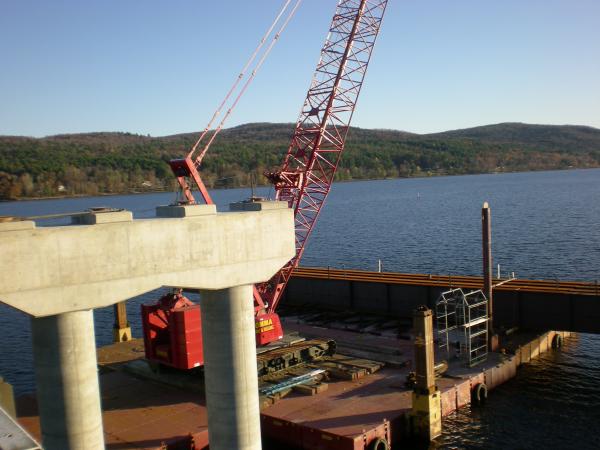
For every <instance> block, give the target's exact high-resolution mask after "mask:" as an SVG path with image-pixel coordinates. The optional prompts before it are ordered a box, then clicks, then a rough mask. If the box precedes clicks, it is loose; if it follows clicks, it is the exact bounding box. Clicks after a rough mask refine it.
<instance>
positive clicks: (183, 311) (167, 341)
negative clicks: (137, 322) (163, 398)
mask: <svg viewBox="0 0 600 450" xmlns="http://www.w3.org/2000/svg"><path fill="white" fill-rule="evenodd" d="M142 326H143V329H144V348H145V351H146V358H147V359H148V360H150V361H154V362H158V363H160V364H164V365H167V366H172V367H175V368H177V369H192V368H194V367H199V366H202V365H203V364H204V353H203V349H202V321H201V320H200V305H197V304H195V303H193V302H191V301H190V300H188V299H187V298H186V297H184V296H183V295H181V293H180V292H176V293H172V294H165V295H163V296H162V297H161V298H160V299H159V300H158V302H157V303H155V304H153V305H142Z"/></svg>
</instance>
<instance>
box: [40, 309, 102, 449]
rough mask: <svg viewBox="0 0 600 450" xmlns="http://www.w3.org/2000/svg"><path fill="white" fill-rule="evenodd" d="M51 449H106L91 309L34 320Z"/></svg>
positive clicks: (42, 403) (42, 417)
mask: <svg viewBox="0 0 600 450" xmlns="http://www.w3.org/2000/svg"><path fill="white" fill-rule="evenodd" d="M31 331H32V338H33V356H34V365H35V378H36V384H37V398H38V407H39V413H40V421H41V428H42V441H43V443H44V449H46V450H69V449H90V450H92V449H93V450H96V449H103V448H104V434H103V431H102V410H101V407H100V392H99V387H98V371H97V365H96V364H97V363H96V340H95V336H94V316H93V311H92V310H87V311H75V312H66V313H62V314H58V315H53V316H47V317H39V318H32V319H31Z"/></svg>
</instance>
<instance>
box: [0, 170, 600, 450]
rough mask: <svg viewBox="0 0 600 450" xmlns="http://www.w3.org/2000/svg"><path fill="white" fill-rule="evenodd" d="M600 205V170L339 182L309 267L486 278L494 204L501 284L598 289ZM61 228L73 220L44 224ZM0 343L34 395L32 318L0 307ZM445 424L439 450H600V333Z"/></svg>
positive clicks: (81, 202) (139, 212)
mask: <svg viewBox="0 0 600 450" xmlns="http://www.w3.org/2000/svg"><path fill="white" fill-rule="evenodd" d="M258 193H259V195H265V196H268V194H269V192H268V190H266V189H262V190H260V189H259V192H258ZM248 195H249V191H248V190H247V189H234V190H221V191H214V193H213V198H214V200H215V202H216V203H217V205H218V206H219V208H220V209H221V210H224V209H227V205H228V203H229V202H231V201H237V200H241V199H243V198H245V197H247V196H248ZM173 199H174V194H172V193H168V194H148V195H123V196H111V197H89V198H77V199H57V200H40V201H26V202H8V203H0V215H18V216H29V215H42V214H50V213H59V212H76V211H82V210H84V209H86V208H90V207H93V206H110V207H115V208H126V209H129V210H131V211H133V213H134V216H135V217H137V218H143V217H152V216H153V215H154V207H155V206H156V205H159V204H167V203H170V202H171V201H172V200H173ZM599 200H600V170H599V169H591V170H572V171H559V172H535V173H518V174H516V173H515V174H499V175H472V176H457V177H438V178H419V179H397V180H380V181H363V182H352V183H338V184H335V185H334V186H333V188H332V191H331V194H330V196H329V198H328V201H327V205H326V207H325V208H324V210H323V213H322V215H321V217H320V219H319V223H318V225H317V228H316V230H315V231H314V233H313V235H312V237H311V239H310V241H309V244H308V246H307V250H306V252H305V256H304V258H303V261H302V265H305V266H331V267H340V268H341V267H346V268H360V269H370V270H376V268H377V264H378V260H381V261H382V263H383V269H384V270H385V271H396V272H412V273H432V274H454V275H459V274H461V275H477V274H480V272H481V222H480V211H481V206H482V204H483V202H484V201H488V202H489V203H490V206H491V208H492V249H493V254H494V264H498V263H499V264H500V268H501V272H502V274H503V275H505V274H506V273H507V272H515V273H516V275H517V276H518V277H521V278H540V279H555V278H557V279H561V280H583V281H595V280H598V279H600V201H599ZM61 223H66V221H65V220H52V221H50V220H47V221H43V224H45V225H53V224H54V225H56V224H61ZM41 225H42V222H40V223H39V224H38V226H41ZM155 297H156V294H147V295H145V296H143V298H137V299H135V300H133V301H130V302H129V303H128V313H129V319H130V321H131V322H132V327H133V332H134V335H136V336H140V329H141V327H140V321H139V304H140V303H141V302H142V301H149V300H152V299H154V298H155ZM95 320H96V338H97V342H98V345H105V344H108V343H110V341H111V339H112V336H111V332H112V331H111V328H112V310H111V309H104V310H97V311H96V312H95ZM0 342H2V346H1V348H0V375H2V376H4V377H5V378H6V379H7V380H8V381H9V382H10V383H12V384H13V386H14V387H15V390H16V392H17V393H18V394H22V393H26V392H30V391H32V390H33V388H34V383H33V366H32V359H31V358H32V357H31V342H30V332H29V319H28V318H27V317H26V316H25V315H24V314H21V313H18V312H15V311H13V310H11V309H9V308H8V307H5V306H2V305H0ZM444 427H445V431H444V436H443V437H442V438H441V439H440V440H439V442H438V443H437V447H438V448H473V449H490V448H498V449H526V448H574V449H584V448H590V449H598V448H600V439H599V438H598V436H597V435H596V434H595V433H596V432H600V336H593V335H578V336H577V337H576V338H574V339H571V340H568V341H567V343H566V345H565V347H564V349H563V350H562V351H559V352H549V353H547V354H545V355H544V356H543V357H542V358H540V359H539V360H537V361H535V362H533V363H532V364H530V365H528V366H524V368H522V369H521V370H520V371H519V374H518V376H517V378H516V379H514V380H512V381H510V382H508V383H506V384H505V385H503V386H501V387H500V388H498V389H497V390H494V391H493V392H492V393H491V395H490V398H489V401H488V406H487V407H486V408H483V409H474V410H470V409H469V408H465V409H463V410H461V411H460V412H458V413H457V414H454V415H452V416H450V417H449V418H448V419H446V420H445V422H444Z"/></svg>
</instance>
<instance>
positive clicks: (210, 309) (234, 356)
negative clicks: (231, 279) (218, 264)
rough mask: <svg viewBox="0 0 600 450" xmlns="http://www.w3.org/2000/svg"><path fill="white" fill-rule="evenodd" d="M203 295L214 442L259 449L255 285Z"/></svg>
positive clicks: (220, 449) (221, 449) (220, 447)
mask: <svg viewBox="0 0 600 450" xmlns="http://www.w3.org/2000/svg"><path fill="white" fill-rule="evenodd" d="M200 295H201V297H200V306H201V308H202V339H203V343H204V374H205V392H206V405H207V409H208V434H209V441H210V448H211V449H214V450H230V449H238V450H260V448H261V440H260V409H259V402H258V378H257V376H256V337H255V333H254V307H253V300H252V286H251V285H245V286H237V287H231V288H228V289H221V290H217V291H209V290H203V291H200Z"/></svg>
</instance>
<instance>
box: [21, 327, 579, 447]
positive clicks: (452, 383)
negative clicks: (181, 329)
mask: <svg viewBox="0 0 600 450" xmlns="http://www.w3.org/2000/svg"><path fill="white" fill-rule="evenodd" d="M285 327H286V330H287V331H288V332H291V333H297V334H298V335H302V336H303V337H305V338H307V339H310V338H313V337H320V338H327V339H334V340H336V342H337V343H338V347H339V349H340V352H341V353H338V354H337V355H335V356H331V357H326V358H323V359H322V360H320V361H317V362H313V363H311V364H309V365H307V366H306V367H305V368H304V370H305V371H309V370H313V369H314V368H315V367H321V368H325V369H326V370H327V369H328V375H327V378H326V379H325V380H322V381H321V383H320V384H321V385H322V386H323V388H322V389H314V390H304V391H302V390H296V389H288V390H287V391H284V392H283V393H282V394H281V395H280V394H277V395H274V396H271V397H268V398H267V397H264V396H263V397H262V402H261V426H262V434H263V443H264V448H267V449H268V448H275V449H277V448H290V449H293V448H297V449H352V450H355V449H369V448H370V447H369V446H370V445H371V444H372V443H373V442H375V439H377V438H382V439H385V440H386V441H387V442H389V443H391V444H392V446H393V447H395V446H396V445H397V444H398V443H399V442H401V441H403V440H404V439H407V438H409V436H410V434H411V428H410V420H409V414H410V411H411V402H412V400H411V392H412V391H411V389H410V388H409V387H407V385H406V384H405V381H406V379H407V375H408V374H409V372H410V371H411V370H412V360H413V345H412V342H411V340H410V338H409V336H408V335H407V334H406V333H399V334H398V335H389V336H381V335H380V336H376V335H372V334H368V333H356V332H353V331H350V330H343V329H327V328H323V327H321V326H315V325H310V324H306V323H295V320H294V319H293V318H292V319H291V320H287V321H286V323H285ZM556 334H557V333H556V332H554V331H550V332H547V333H543V334H540V335H534V334H525V333H520V334H511V335H509V336H505V337H504V338H502V339H501V342H500V348H501V352H498V353H490V354H489V357H488V360H487V361H485V362H484V363H482V364H480V365H478V366H476V367H473V368H467V367H464V363H463V362H462V361H461V362H459V361H458V360H456V361H453V360H450V361H449V367H448V370H447V371H446V373H445V374H443V375H442V376H441V377H439V378H438V379H437V385H438V388H439V389H440V391H441V403H442V414H443V415H448V414H450V413H451V412H453V411H455V410H456V409H458V408H461V407H463V406H466V405H468V404H469V403H470V402H471V396H472V390H473V388H474V386H475V385H477V384H478V383H481V382H485V384H486V385H487V387H488V388H489V389H493V388H495V387H496V386H498V385H499V384H501V383H503V382H505V381H507V380H508V379H510V378H512V377H513V376H515V374H516V371H517V367H518V366H519V365H521V364H523V363H527V362H528V361H529V360H530V359H533V358H535V357H537V356H538V355H539V354H541V353H543V352H545V351H548V350H549V349H551V348H552V342H553V340H554V339H555V335H556ZM559 334H560V336H561V337H567V336H568V335H569V333H559ZM143 355H144V353H143V342H142V341H141V340H132V341H129V342H125V343H119V344H113V345H110V346H107V347H103V348H101V349H99V350H98V358H99V366H100V370H101V375H100V384H101V394H102V405H103V420H104V432H105V439H106V448H108V449H113V450H116V449H192V448H194V449H201V448H207V447H208V429H207V411H206V406H205V404H206V402H205V398H204V394H203V392H202V390H203V381H202V374H201V372H196V373H192V374H184V375H182V374H178V373H173V372H170V371H166V372H164V373H161V372H159V373H157V372H155V371H152V370H150V369H148V368H147V367H148V366H147V365H146V363H145V362H144V361H143V360H142V358H143ZM441 356H442V355H440V358H441ZM436 359H437V358H436ZM144 367H146V369H144ZM352 367H353V368H354V370H351V368H352ZM302 370H303V369H302V368H299V367H295V368H294V369H293V373H294V374H298V373H301V372H302ZM271 381H273V380H271ZM265 383H266V382H265V381H263V384H265ZM317 384H319V383H317ZM18 412H19V421H20V423H21V424H22V425H23V426H24V427H25V428H26V429H27V430H28V431H29V432H30V433H32V435H33V436H35V437H37V438H39V437H40V427H39V418H38V415H37V410H36V403H35V398H34V397H33V396H27V397H22V398H20V399H19V400H18ZM393 447H392V448H393Z"/></svg>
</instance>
